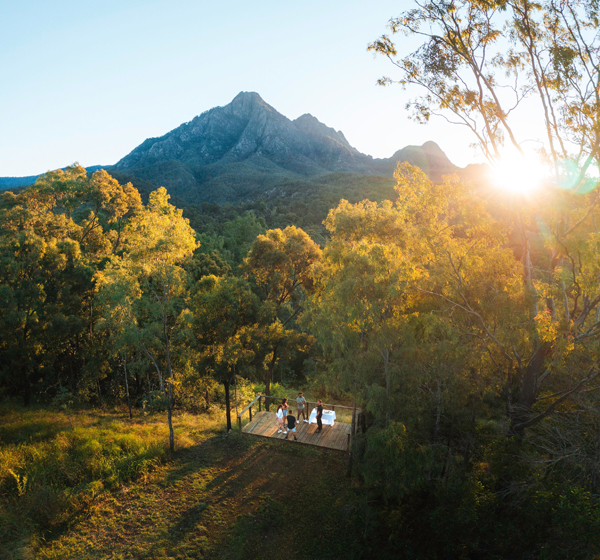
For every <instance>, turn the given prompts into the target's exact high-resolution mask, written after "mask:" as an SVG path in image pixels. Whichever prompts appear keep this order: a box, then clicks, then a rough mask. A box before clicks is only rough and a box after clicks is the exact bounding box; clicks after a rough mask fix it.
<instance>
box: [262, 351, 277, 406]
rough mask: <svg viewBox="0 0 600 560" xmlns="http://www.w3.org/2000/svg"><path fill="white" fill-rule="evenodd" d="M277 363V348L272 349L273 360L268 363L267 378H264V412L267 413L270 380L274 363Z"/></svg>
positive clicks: (269, 400) (269, 402)
mask: <svg viewBox="0 0 600 560" xmlns="http://www.w3.org/2000/svg"><path fill="white" fill-rule="evenodd" d="M276 361H277V346H275V348H273V358H271V361H270V362H269V367H268V369H267V376H266V378H265V395H267V398H266V399H265V410H266V411H267V412H269V406H270V404H271V399H270V398H269V396H270V395H271V379H273V370H274V369H275V362H276Z"/></svg>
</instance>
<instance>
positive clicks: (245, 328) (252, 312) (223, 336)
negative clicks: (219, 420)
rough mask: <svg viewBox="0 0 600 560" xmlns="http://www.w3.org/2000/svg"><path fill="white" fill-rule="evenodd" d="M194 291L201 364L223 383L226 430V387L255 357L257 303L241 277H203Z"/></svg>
mask: <svg viewBox="0 0 600 560" xmlns="http://www.w3.org/2000/svg"><path fill="white" fill-rule="evenodd" d="M196 290H197V293H196V294H195V296H194V298H193V304H192V309H193V314H194V332H195V336H196V340H197V342H198V344H199V349H200V353H201V365H202V367H203V368H204V369H205V371H208V372H210V373H211V375H212V376H213V377H214V378H215V379H217V380H219V381H220V382H222V383H223V386H224V388H225V406H226V414H227V431H229V430H231V406H230V398H229V388H230V385H231V383H232V381H233V380H234V378H235V374H236V370H239V368H241V367H243V366H244V365H246V366H247V367H248V366H249V365H250V363H251V362H252V360H253V359H254V357H255V353H256V349H255V346H256V345H255V344H254V342H253V340H252V336H251V333H252V331H255V330H256V328H257V321H258V315H259V309H260V302H259V299H258V297H257V296H256V295H255V294H254V293H252V290H251V289H250V286H249V284H248V283H247V282H246V281H245V280H243V279H241V278H235V277H233V278H217V277H216V276H205V277H204V278H203V279H202V280H200V282H198V284H197V286H196Z"/></svg>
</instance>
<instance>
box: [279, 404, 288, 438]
mask: <svg viewBox="0 0 600 560" xmlns="http://www.w3.org/2000/svg"><path fill="white" fill-rule="evenodd" d="M289 407H290V405H289V404H288V402H287V399H283V404H282V405H281V410H282V411H283V433H284V435H287V422H286V421H285V417H286V416H287V413H288V408H289Z"/></svg>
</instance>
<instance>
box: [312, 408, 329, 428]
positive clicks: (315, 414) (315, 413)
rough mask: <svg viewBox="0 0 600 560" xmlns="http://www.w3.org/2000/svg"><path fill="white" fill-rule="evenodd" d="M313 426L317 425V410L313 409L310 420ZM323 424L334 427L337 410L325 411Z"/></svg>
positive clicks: (322, 419)
mask: <svg viewBox="0 0 600 560" xmlns="http://www.w3.org/2000/svg"><path fill="white" fill-rule="evenodd" d="M308 421H309V422H310V423H311V424H316V423H317V409H316V408H313V410H312V412H311V413H310V418H309V420H308ZM321 422H323V424H327V425H329V426H333V424H334V422H335V410H323V418H321Z"/></svg>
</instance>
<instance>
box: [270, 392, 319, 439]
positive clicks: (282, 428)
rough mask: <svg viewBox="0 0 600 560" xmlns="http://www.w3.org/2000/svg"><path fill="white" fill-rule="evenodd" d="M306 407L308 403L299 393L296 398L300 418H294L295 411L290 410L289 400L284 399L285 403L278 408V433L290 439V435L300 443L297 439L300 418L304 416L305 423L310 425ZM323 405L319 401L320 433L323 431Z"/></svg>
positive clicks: (317, 431)
mask: <svg viewBox="0 0 600 560" xmlns="http://www.w3.org/2000/svg"><path fill="white" fill-rule="evenodd" d="M306 406H307V402H306V399H305V398H304V395H303V394H302V393H298V397H297V398H296V409H297V410H298V418H296V417H295V416H294V411H293V410H292V409H291V408H290V405H289V404H288V400H287V399H283V403H282V404H280V405H279V406H278V407H277V433H278V434H281V433H283V435H284V436H285V439H288V434H290V433H291V434H292V435H293V436H294V441H298V438H297V437H296V423H297V422H298V423H300V417H301V416H304V422H306V423H307V424H308V419H307V417H306ZM322 419H323V403H322V402H321V401H320V400H318V401H317V430H316V433H319V432H321V431H322V430H323V421H322Z"/></svg>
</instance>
